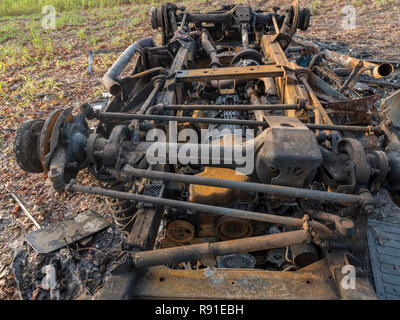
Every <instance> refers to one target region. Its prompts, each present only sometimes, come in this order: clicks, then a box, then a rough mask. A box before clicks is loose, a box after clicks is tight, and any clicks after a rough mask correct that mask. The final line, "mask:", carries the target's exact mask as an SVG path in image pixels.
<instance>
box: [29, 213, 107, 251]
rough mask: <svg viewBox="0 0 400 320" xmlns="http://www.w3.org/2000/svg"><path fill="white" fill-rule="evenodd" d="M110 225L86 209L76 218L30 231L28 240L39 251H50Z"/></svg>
mask: <svg viewBox="0 0 400 320" xmlns="http://www.w3.org/2000/svg"><path fill="white" fill-rule="evenodd" d="M108 226H109V222H108V221H107V220H106V219H104V218H103V217H101V216H99V215H98V214H95V213H94V212H92V211H85V212H82V213H80V214H79V215H77V216H76V217H75V218H74V219H71V220H65V221H60V222H57V223H55V224H53V225H50V226H47V227H44V228H42V229H39V230H36V231H33V232H30V233H28V234H27V235H26V236H25V239H26V241H28V243H29V244H30V245H31V246H32V247H33V249H35V250H36V251H37V252H38V253H50V252H53V251H55V250H57V249H60V248H62V247H64V246H65V245H66V243H68V244H70V243H73V242H75V241H78V240H81V239H83V238H86V237H88V236H90V235H91V234H93V233H96V232H98V231H100V230H102V229H104V228H106V227H108Z"/></svg>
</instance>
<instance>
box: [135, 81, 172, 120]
mask: <svg viewBox="0 0 400 320" xmlns="http://www.w3.org/2000/svg"><path fill="white" fill-rule="evenodd" d="M164 84H165V79H163V78H160V77H159V78H157V79H156V80H155V81H154V89H153V90H152V91H151V93H150V94H149V96H148V97H147V99H146V101H145V102H144V103H143V105H142V106H141V107H140V109H139V110H138V112H137V113H138V114H145V113H146V111H147V109H148V108H149V107H150V106H151V105H152V104H153V103H154V99H155V98H156V96H157V94H158V93H159V92H160V91H161V89H162V88H163V87H164Z"/></svg>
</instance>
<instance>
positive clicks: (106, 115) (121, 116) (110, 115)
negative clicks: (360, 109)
mask: <svg viewBox="0 0 400 320" xmlns="http://www.w3.org/2000/svg"><path fill="white" fill-rule="evenodd" d="M324 111H325V110H324ZM96 117H97V118H98V119H100V120H107V119H112V120H119V121H127V120H135V119H136V120H151V121H161V122H162V121H177V122H189V123H208V124H236V125H243V126H249V127H257V126H262V127H264V128H266V127H269V124H268V123H267V122H265V121H254V120H240V119H219V118H195V117H178V116H163V115H147V114H131V113H129V114H127V113H119V112H98V113H97V114H96ZM304 125H305V126H306V127H307V128H309V129H321V130H337V131H353V132H355V131H358V132H371V131H373V130H374V128H373V127H371V126H368V127H366V126H345V125H334V124H332V125H325V124H312V123H304Z"/></svg>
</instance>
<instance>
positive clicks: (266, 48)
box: [261, 25, 307, 117]
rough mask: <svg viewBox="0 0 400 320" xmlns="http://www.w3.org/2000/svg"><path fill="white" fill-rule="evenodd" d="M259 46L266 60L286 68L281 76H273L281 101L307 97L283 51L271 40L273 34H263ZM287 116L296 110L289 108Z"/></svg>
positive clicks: (294, 100) (295, 101) (290, 101)
mask: <svg viewBox="0 0 400 320" xmlns="http://www.w3.org/2000/svg"><path fill="white" fill-rule="evenodd" d="M282 26H283V25H282ZM261 47H262V50H263V52H264V55H265V57H267V58H268V60H270V61H274V62H275V63H276V65H277V66H282V67H284V68H286V70H285V74H284V75H283V76H282V77H276V78H274V80H275V86H276V88H277V91H278V95H279V98H280V101H281V103H287V104H296V103H298V100H299V99H307V95H306V92H305V90H304V89H303V88H302V87H300V86H299V85H298V83H297V79H296V77H295V75H294V72H293V71H292V70H291V69H290V63H289V60H288V59H287V57H286V55H285V52H284V51H283V49H282V47H281V46H280V44H279V43H278V42H273V36H270V35H263V36H262V38H261ZM288 116H292V117H294V116H296V111H294V110H289V112H288Z"/></svg>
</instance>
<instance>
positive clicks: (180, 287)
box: [132, 258, 341, 300]
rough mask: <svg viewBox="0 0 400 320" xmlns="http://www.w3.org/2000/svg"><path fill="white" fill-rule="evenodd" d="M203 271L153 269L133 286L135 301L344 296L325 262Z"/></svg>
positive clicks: (330, 298)
mask: <svg viewBox="0 0 400 320" xmlns="http://www.w3.org/2000/svg"><path fill="white" fill-rule="evenodd" d="M204 270H205V269H200V270H172V269H169V268H167V267H165V266H159V267H150V268H149V269H148V270H147V271H146V273H145V274H144V275H143V276H142V277H138V278H137V281H136V283H135V286H134V287H132V290H133V292H132V295H133V296H134V297H135V298H136V299H143V298H144V299H146V298H147V299H154V298H156V299H157V298H161V299H251V300H254V299H263V300H264V299H295V300H304V299H307V300H308V299H309V300H314V299H316V300H319V299H322V300H335V299H340V298H341V296H340V295H339V292H338V290H337V285H336V283H335V280H334V279H332V275H331V272H330V269H329V265H328V263H327V259H326V258H325V259H322V260H320V261H318V262H316V263H313V264H312V265H310V266H307V267H305V268H303V269H300V270H298V271H295V272H282V271H265V270H259V269H253V270H248V269H218V270H216V272H215V273H214V274H213V275H211V276H210V275H208V274H206V273H205V272H204Z"/></svg>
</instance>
